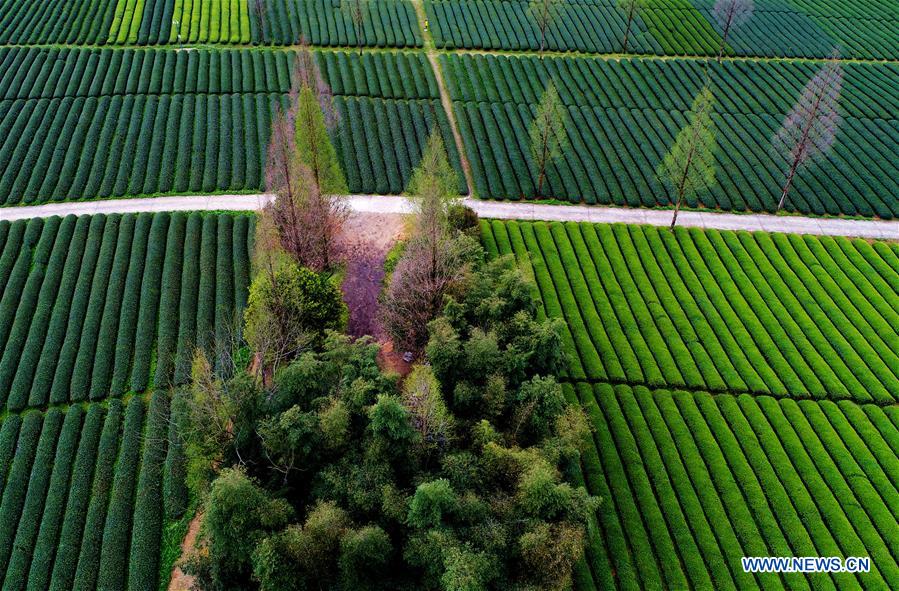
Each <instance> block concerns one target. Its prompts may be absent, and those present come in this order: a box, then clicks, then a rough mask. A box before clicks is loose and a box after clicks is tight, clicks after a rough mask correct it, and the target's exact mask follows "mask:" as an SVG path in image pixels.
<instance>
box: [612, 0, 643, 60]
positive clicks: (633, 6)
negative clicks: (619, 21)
mask: <svg viewBox="0 0 899 591" xmlns="http://www.w3.org/2000/svg"><path fill="white" fill-rule="evenodd" d="M643 2H644V0H618V8H620V9H621V10H622V11H624V15H625V19H626V23H625V25H624V41H623V42H622V43H621V53H627V42H628V39H629V38H630V34H631V26H632V25H633V23H634V19H635V18H636V17H637V15H638V14H639V13H640V10H641V9H642V8H643Z"/></svg>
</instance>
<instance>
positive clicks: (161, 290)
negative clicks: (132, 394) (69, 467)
mask: <svg viewBox="0 0 899 591" xmlns="http://www.w3.org/2000/svg"><path fill="white" fill-rule="evenodd" d="M39 226H40V227H42V228H43V231H42V232H40V234H39V235H40V239H39V240H36V239H35V238H34V237H33V235H34V234H36V232H33V231H31V230H32V228H36V227H39ZM0 229H3V230H5V232H6V233H7V234H8V235H15V234H20V233H21V234H24V235H25V237H26V238H27V240H26V241H25V243H26V244H35V247H34V248H33V249H32V248H25V249H24V250H23V249H22V248H21V246H20V242H19V241H18V240H13V241H10V240H7V242H6V245H5V248H4V250H3V255H2V256H0V265H2V263H3V259H4V258H7V257H6V254H7V248H9V249H16V250H17V251H21V252H22V253H23V254H22V255H20V256H19V257H18V259H17V263H18V267H17V269H15V270H14V271H16V272H15V274H14V276H13V277H11V279H10V281H8V282H7V284H6V287H5V289H4V290H3V293H2V297H0V329H2V328H3V327H5V326H11V330H8V331H6V330H3V331H2V332H0V336H2V337H3V343H5V344H4V346H3V349H2V350H3V354H2V356H0V404H2V405H4V406H5V407H7V408H9V409H10V410H13V411H17V410H21V409H23V408H26V407H38V406H43V405H45V404H47V403H54V404H58V403H63V402H68V401H82V400H88V399H90V400H98V399H102V398H105V397H107V396H109V395H113V396H121V395H123V394H125V393H126V392H128V391H139V392H141V391H144V390H146V389H147V388H149V387H150V386H151V385H154V386H155V387H157V388H165V387H167V386H168V385H170V384H172V383H173V381H174V380H175V375H176V371H175V368H176V367H177V366H179V365H180V364H183V363H187V364H188V365H189V360H190V358H191V356H192V351H193V347H194V346H196V345H200V344H206V345H207V346H209V345H211V344H212V343H213V342H215V334H214V333H215V330H216V324H215V316H214V315H215V313H216V311H218V313H219V315H220V316H221V319H220V321H219V326H220V327H221V326H223V325H224V324H225V323H227V322H232V321H233V319H234V318H235V317H237V316H239V314H240V311H239V310H241V309H242V307H243V306H244V305H245V304H246V297H247V296H246V291H247V288H248V282H249V272H248V266H249V262H248V261H249V253H248V240H249V236H250V234H251V232H252V225H251V223H250V220H249V218H247V217H246V216H238V217H237V219H236V221H233V220H232V218H231V217H230V216H227V215H201V214H198V213H194V214H189V215H188V214H183V213H176V214H167V213H161V214H150V213H142V214H127V215H124V216H120V215H110V216H102V215H100V216H90V217H88V216H84V217H81V218H77V219H76V218H75V217H74V216H69V217H67V218H65V219H62V220H61V219H60V218H49V219H48V220H46V221H43V220H41V221H39V220H31V221H29V222H25V221H19V222H14V223H12V224H10V223H9V222H0ZM0 233H2V232H0ZM201 244H202V248H201ZM48 245H49V246H52V251H50V252H48V249H49V246H48ZM201 250H202V253H201ZM201 254H202V258H203V261H202V262H203V264H202V265H200V266H196V264H195V263H194V262H192V261H197V260H198V257H199V256H200V255H201ZM48 257H49V259H48ZM188 273H189V274H188ZM198 280H199V281H200V282H201V284H202V285H204V286H205V287H204V289H203V290H202V291H200V292H198V291H197V290H196V289H193V290H192V289H191V288H190V286H189V285H182V284H183V282H187V283H188V284H190V283H192V282H195V281H198ZM34 285H36V286H37V287H36V288H33V287H32V286H34ZM36 290H39V293H40V295H39V296H38V295H37V294H38V291H36ZM32 291H33V292H34V293H31V292H32ZM14 301H17V302H18V304H17V305H14V304H13V302H14ZM217 301H218V304H217V305H216V302H217ZM4 303H5V305H4ZM163 310H164V311H166V312H165V313H164V312H163ZM197 310H200V311H201V312H203V313H202V314H199V315H198V314H197ZM205 310H211V311H212V312H211V314H213V316H212V320H207V319H206V317H207V316H208V315H209V313H208V312H204V311H205ZM200 319H203V320H202V321H200ZM222 330H223V329H222V328H220V331H222ZM223 334H224V332H222V334H220V335H219V336H220V337H221V336H223ZM184 379H186V376H184V375H180V376H179V381H183V380H184Z"/></svg>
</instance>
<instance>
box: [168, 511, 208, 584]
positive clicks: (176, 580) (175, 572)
mask: <svg viewBox="0 0 899 591" xmlns="http://www.w3.org/2000/svg"><path fill="white" fill-rule="evenodd" d="M201 523H203V514H202V513H200V512H199V511H197V513H196V514H195V515H194V518H193V519H191V520H190V525H189V526H187V534H186V535H185V536H184V541H183V542H181V556H187V554H188V553H189V552H191V551H192V550H193V549H194V545H195V544H196V543H197V534H199V533H200V524H201ZM193 583H194V578H193V577H191V576H189V575H186V574H184V571H182V570H181V567H179V566H178V564H177V563H176V564H175V568H173V569H172V577H171V579H169V591H190V590H191V588H192V586H193Z"/></svg>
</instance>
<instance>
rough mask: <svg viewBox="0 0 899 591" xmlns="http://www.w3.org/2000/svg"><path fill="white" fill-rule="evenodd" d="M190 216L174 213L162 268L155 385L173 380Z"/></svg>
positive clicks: (165, 384)
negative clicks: (185, 236) (182, 277)
mask: <svg viewBox="0 0 899 591" xmlns="http://www.w3.org/2000/svg"><path fill="white" fill-rule="evenodd" d="M186 228H187V216H186V215H185V214H183V213H174V214H172V218H171V221H170V223H169V231H168V238H167V239H166V246H165V254H166V256H165V264H164V267H163V269H162V293H161V295H160V300H159V335H158V337H157V345H156V373H155V377H154V378H153V385H154V387H155V388H165V387H166V386H168V385H169V384H170V383H171V380H172V374H173V372H174V365H175V353H176V348H177V346H178V316H177V315H176V314H174V313H172V311H173V310H176V309H177V308H178V303H179V301H180V295H181V274H182V270H183V267H184V233H185V229H186Z"/></svg>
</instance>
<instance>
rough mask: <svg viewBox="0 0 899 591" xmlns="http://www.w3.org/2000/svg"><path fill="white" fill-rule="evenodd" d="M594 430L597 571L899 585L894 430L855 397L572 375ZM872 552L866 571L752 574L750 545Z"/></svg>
mask: <svg viewBox="0 0 899 591" xmlns="http://www.w3.org/2000/svg"><path fill="white" fill-rule="evenodd" d="M566 390H567V395H568V396H569V398H571V399H575V397H576V399H579V401H580V402H581V404H583V406H584V408H585V410H586V411H587V414H588V417H589V418H590V420H591V422H592V424H593V426H594V428H595V432H594V434H593V440H594V443H595V448H594V447H592V446H591V447H590V448H589V449H588V450H587V451H586V452H585V453H584V454H583V455H582V456H581V465H582V470H583V476H584V481H585V482H586V485H587V487H588V488H589V489H590V492H591V493H592V494H596V495H601V496H602V498H603V500H604V502H603V506H602V508H601V509H600V510H599V511H597V514H596V517H597V522H598V527H597V528H596V530H595V532H594V535H591V536H590V544H589V546H588V550H587V557H588V564H589V566H590V569H591V571H592V574H593V578H594V580H609V579H610V578H611V577H612V576H614V577H615V580H616V581H617V582H618V583H619V584H620V585H621V586H622V587H623V588H638V587H642V588H677V589H686V588H697V589H709V588H715V589H733V588H736V589H758V588H761V589H783V588H791V589H792V588H808V587H807V585H809V584H810V585H811V588H815V589H817V588H832V587H833V585H834V583H835V582H837V581H839V582H840V584H842V585H848V586H850V587H852V588H855V587H858V586H859V585H860V586H861V587H863V588H893V587H895V585H896V584H899V563H897V557H899V547H897V546H899V545H897V540H896V537H895V535H893V532H894V528H895V515H896V510H897V507H896V499H897V498H899V496H897V492H899V490H897V484H899V482H897V481H896V480H895V475H896V472H897V470H899V460H897V456H896V455H895V453H892V454H890V453H888V452H887V447H888V446H887V441H889V440H893V441H895V440H896V438H897V437H899V431H897V427H896V425H895V424H891V423H890V421H889V419H888V418H887V416H886V414H885V412H884V410H883V409H880V408H878V407H876V406H873V405H864V406H859V405H857V404H854V403H850V402H848V401H844V402H840V403H833V402H829V401H820V402H819V401H810V400H805V401H799V402H796V401H794V400H789V399H787V400H781V401H777V400H775V399H773V398H770V397H766V396H763V397H751V396H747V395H743V396H737V397H735V396H731V395H717V396H710V395H709V394H706V393H701V392H697V393H689V392H682V391H674V392H672V391H669V390H656V391H652V390H649V389H647V388H645V387H636V388H630V387H628V386H623V385H620V386H615V387H613V386H611V385H608V384H598V385H596V386H590V385H587V384H584V383H579V384H575V385H566ZM764 555H776V556H811V555H826V556H870V557H871V566H872V570H871V572H870V573H865V574H860V575H858V576H857V578H856V576H855V575H834V576H831V575H827V574H814V575H808V576H806V575H785V576H784V577H783V578H781V577H779V576H778V575H774V574H759V575H752V574H747V573H744V572H743V570H742V568H740V557H741V556H764Z"/></svg>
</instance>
